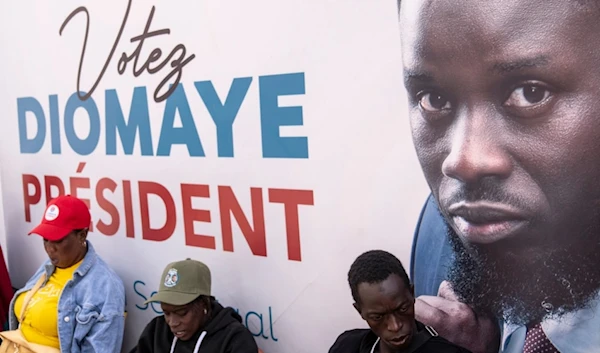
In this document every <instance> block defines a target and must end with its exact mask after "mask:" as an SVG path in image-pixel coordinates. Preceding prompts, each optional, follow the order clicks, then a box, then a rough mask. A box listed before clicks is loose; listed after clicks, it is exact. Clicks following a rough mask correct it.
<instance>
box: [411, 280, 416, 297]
mask: <svg viewBox="0 0 600 353" xmlns="http://www.w3.org/2000/svg"><path fill="white" fill-rule="evenodd" d="M410 294H411V295H412V296H413V297H414V296H415V285H414V284H412V283H411V284H410Z"/></svg>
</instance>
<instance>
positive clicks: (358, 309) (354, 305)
mask: <svg viewBox="0 0 600 353" xmlns="http://www.w3.org/2000/svg"><path fill="white" fill-rule="evenodd" d="M352 306H353V307H354V309H356V311H357V312H358V315H360V316H361V317H362V313H361V312H360V306H359V305H358V303H353V304H352Z"/></svg>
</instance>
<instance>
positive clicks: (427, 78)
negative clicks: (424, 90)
mask: <svg viewBox="0 0 600 353" xmlns="http://www.w3.org/2000/svg"><path fill="white" fill-rule="evenodd" d="M408 81H420V82H426V83H429V82H433V81H434V79H433V75H432V74H430V73H428V72H423V71H414V70H410V69H405V70H404V82H408Z"/></svg>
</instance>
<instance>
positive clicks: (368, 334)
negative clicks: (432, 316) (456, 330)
mask: <svg viewBox="0 0 600 353" xmlns="http://www.w3.org/2000/svg"><path fill="white" fill-rule="evenodd" d="M417 329H418V331H419V333H418V334H417V335H418V336H420V337H422V338H423V339H425V338H428V339H426V341H425V343H422V341H421V339H416V338H417V335H415V337H413V341H412V342H411V345H410V347H408V348H407V349H406V350H405V351H404V352H406V353H471V352H470V351H469V350H467V349H465V348H462V347H459V346H457V345H455V344H453V343H450V342H448V341H447V340H446V339H444V338H442V337H440V336H433V335H431V334H430V333H429V332H428V331H427V330H426V329H425V326H424V325H423V324H421V323H420V322H417ZM418 341H421V343H419V342H418ZM375 342H377V336H376V335H375V334H374V333H373V331H371V330H368V329H356V330H350V331H346V332H344V333H342V334H341V335H340V336H339V337H338V338H337V340H336V341H335V343H334V344H333V346H331V348H330V349H329V353H371V349H373V345H374V344H375ZM376 351H377V350H376Z"/></svg>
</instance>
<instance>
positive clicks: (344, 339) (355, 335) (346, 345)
mask: <svg viewBox="0 0 600 353" xmlns="http://www.w3.org/2000/svg"><path fill="white" fill-rule="evenodd" d="M370 332H371V330H369V329H354V330H348V331H345V332H343V333H342V334H341V335H339V336H338V338H337V339H336V340H335V342H334V343H333V345H332V346H331V348H329V353H352V352H358V351H359V350H360V346H361V344H362V342H363V340H364V339H365V337H367V336H368V335H369V333H370Z"/></svg>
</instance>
